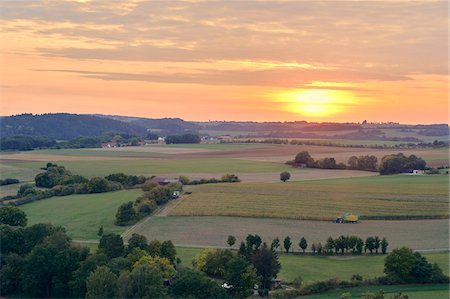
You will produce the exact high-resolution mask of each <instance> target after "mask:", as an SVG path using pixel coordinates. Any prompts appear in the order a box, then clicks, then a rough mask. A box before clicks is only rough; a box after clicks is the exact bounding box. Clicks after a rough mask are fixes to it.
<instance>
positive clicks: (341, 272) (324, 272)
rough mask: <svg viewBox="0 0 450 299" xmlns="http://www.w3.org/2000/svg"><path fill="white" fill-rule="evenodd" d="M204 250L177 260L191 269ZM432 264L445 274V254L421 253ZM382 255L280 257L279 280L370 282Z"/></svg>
mask: <svg viewBox="0 0 450 299" xmlns="http://www.w3.org/2000/svg"><path fill="white" fill-rule="evenodd" d="M202 250H203V248H191V247H177V256H178V257H179V258H180V259H181V261H182V263H183V264H184V265H186V266H192V264H191V261H192V259H193V258H194V256H195V255H196V254H198V253H199V252H201V251H202ZM423 255H424V256H425V257H426V258H427V260H428V261H429V262H431V263H438V264H439V265H440V266H441V268H442V269H443V271H444V273H446V274H448V266H449V260H448V253H446V252H437V253H423ZM385 257H386V256H385V255H374V256H370V255H369V256H344V257H339V256H331V257H326V256H323V257H322V256H320V257H318V256H310V255H301V254H298V255H293V254H289V255H286V254H280V255H279V261H280V264H281V271H280V273H279V278H281V279H282V280H284V281H287V282H290V281H292V280H294V278H296V277H298V276H299V275H300V276H301V277H302V279H303V281H304V282H312V281H317V280H324V279H328V278H335V277H337V278H339V279H342V280H350V279H351V277H352V276H353V274H356V273H357V274H360V275H362V276H363V278H373V277H377V276H382V275H383V269H384V258H385Z"/></svg>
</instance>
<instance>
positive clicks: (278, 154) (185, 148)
mask: <svg viewBox="0 0 450 299" xmlns="http://www.w3.org/2000/svg"><path fill="white" fill-rule="evenodd" d="M342 142H354V141H353V140H351V141H348V140H346V141H344V140H342ZM300 151H309V153H310V154H311V155H312V156H313V157H314V158H315V159H320V158H324V157H335V158H336V160H337V161H338V162H344V163H346V162H347V161H348V158H349V157H350V156H353V155H356V156H359V155H375V156H377V157H378V158H379V159H381V158H382V157H383V156H385V155H388V154H395V153H398V152H403V153H405V154H407V155H410V154H415V155H417V156H419V157H422V158H424V159H425V160H426V161H427V163H428V164H429V165H431V166H441V165H448V163H449V150H448V149H446V148H437V149H373V148H351V147H330V146H315V145H273V144H187V145H186V144H183V145H149V146H135V147H121V148H109V149H103V148H102V149H61V150H36V151H30V152H14V153H11V152H10V153H3V154H2V159H4V160H6V161H9V160H16V161H48V160H52V161H65V160H67V161H70V160H77V161H79V160H93V159H97V160H98V159H106V160H114V159H115V160H119V159H126V160H134V159H174V158H176V159H214V158H216V159H223V158H238V159H243V160H256V161H266V162H277V163H284V162H286V161H287V160H292V159H293V158H294V156H295V155H296V154H297V153H298V152H300Z"/></svg>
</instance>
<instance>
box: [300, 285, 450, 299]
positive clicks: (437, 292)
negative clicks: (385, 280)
mask: <svg viewBox="0 0 450 299" xmlns="http://www.w3.org/2000/svg"><path fill="white" fill-rule="evenodd" d="M380 290H383V292H384V295H385V298H391V297H392V296H394V295H395V294H397V293H399V292H401V293H403V294H406V295H408V298H409V299H448V298H449V295H450V294H449V287H448V285H447V284H429V285H400V286H373V287H359V288H348V289H337V290H333V291H330V292H326V293H322V294H317V295H309V296H301V297H299V298H304V299H329V298H336V299H338V298H339V297H340V295H341V294H342V293H347V292H348V293H351V294H352V298H360V297H361V295H362V294H364V293H366V292H373V293H376V292H379V291H380Z"/></svg>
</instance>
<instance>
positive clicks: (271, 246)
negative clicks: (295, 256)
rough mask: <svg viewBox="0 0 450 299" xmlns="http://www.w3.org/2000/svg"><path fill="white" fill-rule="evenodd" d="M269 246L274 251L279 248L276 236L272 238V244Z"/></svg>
mask: <svg viewBox="0 0 450 299" xmlns="http://www.w3.org/2000/svg"><path fill="white" fill-rule="evenodd" d="M270 248H271V249H272V250H273V251H274V252H276V251H277V250H278V248H280V239H279V238H278V237H276V238H275V239H273V241H272V244H271V245H270Z"/></svg>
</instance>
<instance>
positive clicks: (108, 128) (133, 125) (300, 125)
mask: <svg viewBox="0 0 450 299" xmlns="http://www.w3.org/2000/svg"><path fill="white" fill-rule="evenodd" d="M386 130H389V134H387V131H386ZM198 132H201V135H205V134H211V135H213V136H218V135H222V134H230V133H231V132H236V133H235V134H234V135H235V136H242V137H266V138H320V139H358V140H366V139H367V140H398V141H405V142H409V141H412V142H420V141H421V136H431V137H433V136H438V137H440V138H441V139H442V140H445V139H447V138H446V137H448V136H449V133H450V130H449V126H448V125H447V124H434V125H402V124H398V123H386V124H370V123H362V124H358V123H315V122H306V121H293V122H238V121H212V122H190V121H185V120H182V119H180V118H161V119H152V118H143V117H130V116H120V115H101V114H68V113H49V114H38V115H33V114H20V115H14V116H4V117H0V134H1V136H13V135H30V136H46V137H49V138H53V139H58V140H68V139H72V138H76V137H80V136H100V135H105V134H108V133H121V134H130V135H138V136H141V137H145V136H147V134H148V133H154V134H156V135H157V136H168V135H175V134H182V133H194V134H195V133H198Z"/></svg>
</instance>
